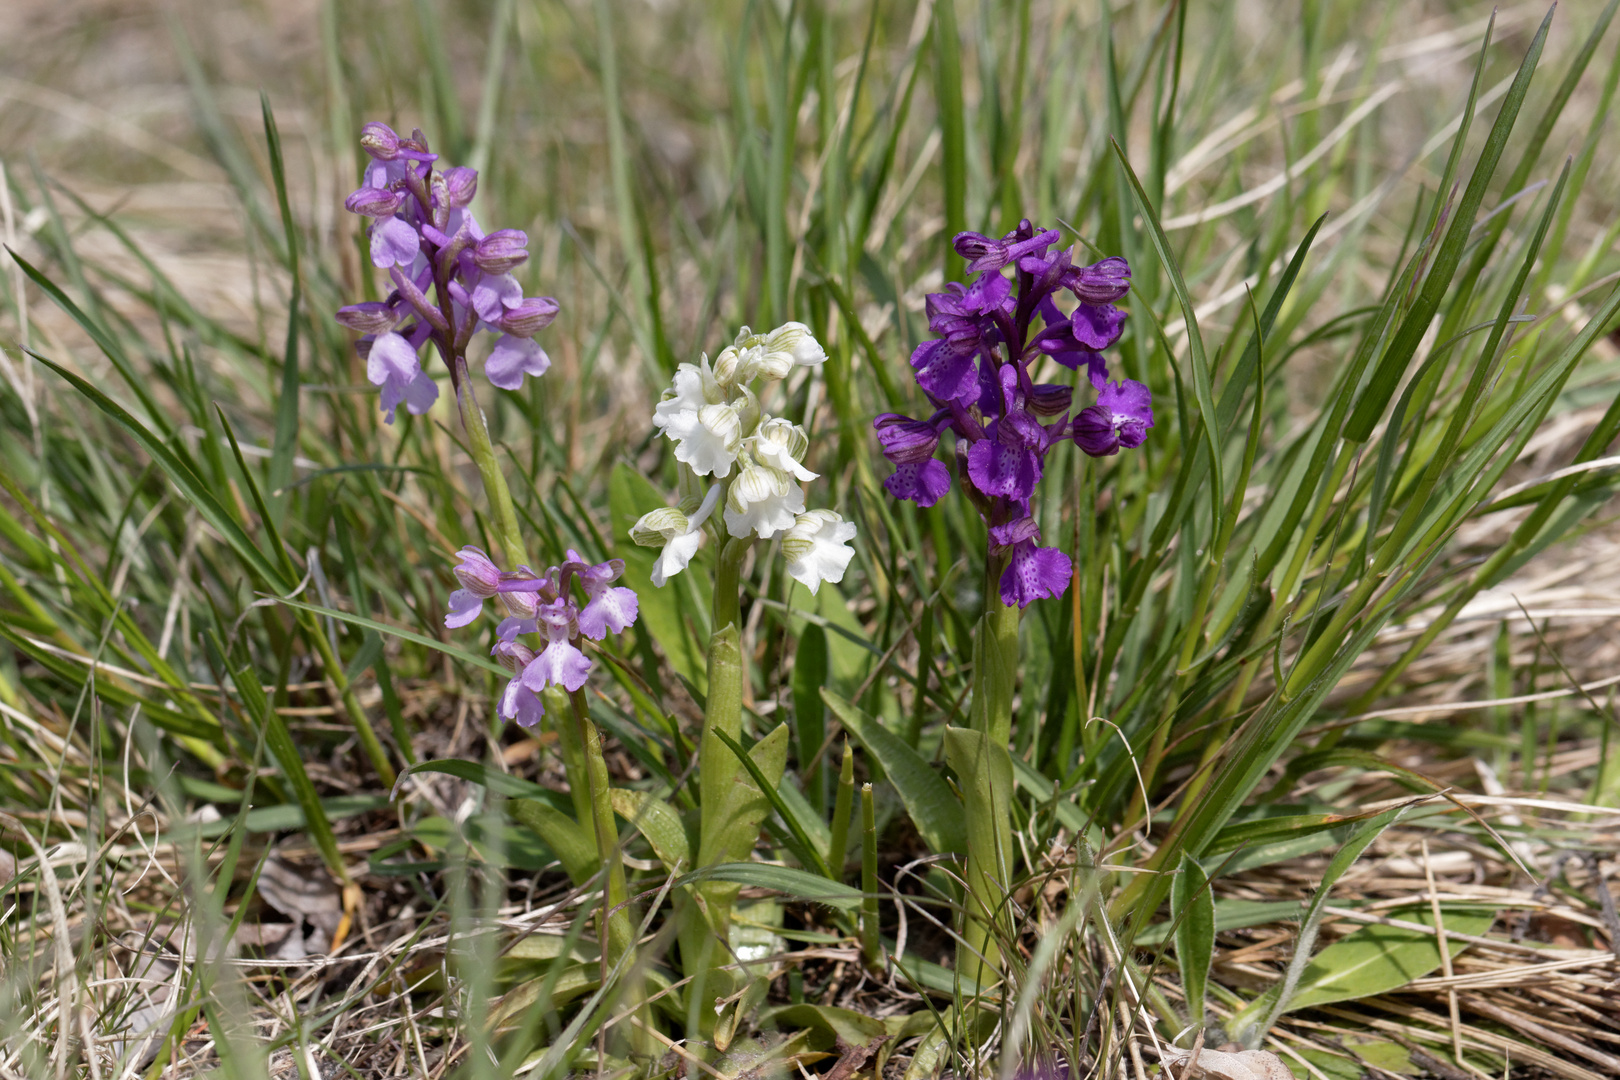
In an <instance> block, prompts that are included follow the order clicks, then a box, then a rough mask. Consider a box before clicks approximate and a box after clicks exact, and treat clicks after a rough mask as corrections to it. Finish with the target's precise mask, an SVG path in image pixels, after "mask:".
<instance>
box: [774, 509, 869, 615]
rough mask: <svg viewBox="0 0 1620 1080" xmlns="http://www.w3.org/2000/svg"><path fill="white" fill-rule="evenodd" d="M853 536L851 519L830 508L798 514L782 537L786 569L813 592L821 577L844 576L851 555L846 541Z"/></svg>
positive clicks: (836, 579) (853, 537) (834, 578)
mask: <svg viewBox="0 0 1620 1080" xmlns="http://www.w3.org/2000/svg"><path fill="white" fill-rule="evenodd" d="M853 539H855V523H854V522H850V521H845V520H844V519H843V518H842V517H840V516H839V515H838V514H835V513H834V512H833V511H831V510H812V511H810V512H809V513H807V514H800V515H799V518H798V520H797V521H795V522H794V523H793V527H792V528H791V529H789V530H788V531H787V535H786V536H784V537H783V538H782V556H783V558H785V559H787V561H788V565H787V572H788V574H789V576H791V577H792V578H794V579H795V580H797V581H799V582H802V583H803V584H804V587H805V588H807V589H809V590H810V592H811V594H812V595H814V594H815V592H816V590H817V589H819V588H820V587H821V583H822V582H823V581H831V582H834V583H837V582H840V581H843V580H844V571H845V570H847V569H848V568H849V561H850V560H851V559H853V558H854V557H855V550H854V549H853V548H851V547H850V546H849V541H851V540H853Z"/></svg>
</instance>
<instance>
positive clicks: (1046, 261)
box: [873, 221, 1153, 607]
mask: <svg viewBox="0 0 1620 1080" xmlns="http://www.w3.org/2000/svg"><path fill="white" fill-rule="evenodd" d="M1059 238H1060V234H1059V233H1058V232H1057V231H1056V230H1039V229H1036V228H1035V227H1034V226H1033V225H1031V224H1030V223H1029V222H1028V221H1023V222H1020V223H1019V226H1018V228H1016V229H1014V230H1013V231H1012V232H1010V233H1008V234H1007V235H1006V236H1003V237H1000V238H999V239H997V238H994V237H989V236H984V235H981V234H979V233H960V234H958V235H957V237H956V239H955V241H954V243H955V246H956V250H957V253H958V254H960V255H961V256H962V257H963V258H965V259H967V260H968V267H967V270H968V273H969V274H970V275H974V276H973V278H972V280H971V281H970V282H968V283H967V284H966V285H961V284H956V283H952V284H950V285H948V286H947V287H946V291H944V292H941V293H933V294H930V295H929V297H928V303H927V312H928V328H929V329H930V330H931V331H933V333H934V335H935V336H934V337H933V338H932V339H930V340H929V341H925V342H923V343H922V344H921V345H919V346H917V348H916V350H915V351H914V352H913V353H912V354H911V366H912V370H913V373H914V375H915V377H916V379H917V385H918V386H919V387H920V388H921V389H922V391H923V393H925V394H926V395H927V396H928V398H929V400H930V401H931V402H932V403H933V404H934V406H935V407H936V409H937V411H936V412H935V413H934V415H933V416H932V417H929V418H928V419H926V420H916V419H912V418H911V417H907V416H901V415H899V414H896V413H884V414H883V415H881V416H879V417H878V418H877V419H876V420H874V421H873V427H874V428H876V429H877V435H878V441H879V443H880V444H881V445H882V447H883V455H884V457H886V458H888V459H889V461H890V462H891V463H892V464H893V465H894V467H895V471H894V473H893V474H892V475H891V476H889V477H888V478H887V479H886V480H885V481H884V483H883V486H884V488H885V489H887V491H888V492H889V494H890V495H893V496H894V497H895V498H897V499H907V500H910V501H912V502H915V503H916V504H917V505H918V506H923V507H927V506H932V505H933V504H934V503H935V502H936V501H938V500H939V499H940V498H941V497H942V496H943V495H944V494H945V492H946V491H948V490H950V486H951V471H950V469H948V468H947V467H946V465H945V463H944V462H943V461H940V460H939V459H938V458H936V457H935V456H934V455H935V452H936V450H937V448H938V446H939V442H940V438H941V437H942V436H943V434H944V432H945V431H946V430H947V429H949V430H950V431H952V432H953V433H954V434H955V435H956V454H955V457H956V460H957V462H958V467H957V480H958V481H959V482H960V483H961V485H962V489H963V491H964V493H965V494H967V495H968V497H969V498H970V499H972V501H973V503H974V505H975V506H976V507H977V508H978V509H979V511H980V513H981V514H983V515H984V517H985V520H986V524H988V525H989V527H990V536H991V557H992V560H993V564H994V565H996V566H999V567H1000V568H1001V576H1000V589H1001V599H1002V602H1003V603H1004V604H1009V605H1011V604H1017V605H1018V606H1020V607H1023V606H1026V605H1028V604H1029V603H1031V602H1032V601H1034V600H1036V599H1039V598H1041V597H1049V596H1060V595H1062V593H1063V592H1064V590H1065V589H1066V588H1067V587H1068V582H1069V579H1070V577H1071V576H1072V565H1071V563H1070V560H1069V557H1068V556H1067V555H1065V554H1064V553H1063V552H1062V551H1059V550H1058V549H1056V548H1043V547H1041V546H1039V544H1037V542H1036V541H1037V540H1038V539H1039V537H1040V533H1039V530H1038V528H1037V527H1036V525H1035V522H1034V519H1033V518H1032V517H1031V513H1030V507H1031V501H1032V500H1033V498H1034V497H1035V494H1036V492H1037V489H1038V488H1039V485H1040V481H1041V477H1042V476H1043V475H1044V473H1045V462H1046V455H1047V454H1048V453H1049V452H1051V449H1052V447H1054V446H1055V445H1057V444H1058V443H1059V442H1064V441H1067V440H1068V439H1071V438H1072V439H1073V440H1074V441H1075V442H1076V444H1078V445H1079V446H1080V448H1081V449H1082V450H1084V451H1085V452H1086V453H1088V454H1092V455H1094V456H1097V455H1105V454H1113V453H1117V452H1118V451H1119V449H1120V448H1121V447H1124V448H1131V447H1136V446H1140V445H1141V444H1142V441H1143V440H1144V439H1145V438H1146V437H1147V429H1148V428H1150V427H1152V426H1153V410H1152V404H1151V398H1150V396H1149V394H1148V391H1147V387H1145V386H1143V385H1142V384H1141V383H1138V382H1134V381H1131V380H1129V379H1127V380H1125V381H1124V382H1121V383H1109V382H1108V381H1107V379H1108V368H1107V364H1106V363H1105V362H1104V360H1103V356H1102V351H1103V350H1104V349H1106V348H1108V347H1109V346H1111V345H1113V344H1114V343H1115V342H1116V341H1118V340H1119V337H1120V334H1121V333H1123V331H1124V325H1125V312H1124V311H1122V310H1121V309H1119V308H1118V307H1116V306H1114V301H1116V300H1119V299H1120V298H1121V297H1123V296H1124V295H1125V294H1126V293H1127V292H1129V291H1130V287H1131V269H1130V266H1129V264H1127V263H1126V261H1125V260H1124V259H1122V258H1119V257H1118V256H1113V257H1110V258H1106V259H1103V260H1102V261H1101V262H1097V263H1092V264H1090V265H1087V266H1076V265H1075V264H1074V261H1073V257H1072V255H1071V254H1070V251H1069V250H1068V249H1066V248H1057V249H1056V250H1053V249H1054V246H1055V245H1056V244H1057V243H1058V241H1059ZM1008 271H1011V274H1010V276H1009V274H1008ZM1064 292H1067V293H1069V294H1070V296H1071V297H1072V309H1071V310H1069V311H1065V310H1063V308H1061V307H1059V305H1058V303H1057V302H1056V298H1057V297H1059V296H1060V295H1061V294H1062V293H1064ZM1044 357H1051V358H1052V359H1053V360H1055V361H1056V362H1057V363H1058V364H1060V365H1062V366H1063V367H1066V368H1068V369H1070V370H1071V371H1080V370H1081V369H1084V370H1085V371H1086V374H1087V376H1088V378H1089V381H1090V382H1091V384H1092V386H1093V387H1094V388H1095V389H1096V391H1097V401H1096V404H1094V405H1088V406H1085V407H1083V408H1081V409H1080V411H1079V413H1078V415H1077V417H1076V419H1075V420H1073V421H1072V422H1071V421H1070V419H1069V418H1070V416H1071V410H1072V409H1073V408H1074V407H1075V405H1076V402H1075V401H1074V389H1073V388H1072V387H1070V386H1065V385H1060V384H1052V383H1035V382H1034V381H1033V380H1032V378H1031V367H1032V365H1034V364H1036V363H1038V362H1039V361H1040V360H1041V359H1042V358H1044Z"/></svg>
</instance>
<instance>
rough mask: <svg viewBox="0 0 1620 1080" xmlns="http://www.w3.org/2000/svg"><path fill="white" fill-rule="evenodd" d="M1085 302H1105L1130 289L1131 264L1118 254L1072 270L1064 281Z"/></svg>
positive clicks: (1122, 294) (1117, 297)
mask: <svg viewBox="0 0 1620 1080" xmlns="http://www.w3.org/2000/svg"><path fill="white" fill-rule="evenodd" d="M1065 284H1066V285H1068V286H1069V288H1070V289H1072V290H1074V295H1075V296H1077V297H1079V298H1080V300H1081V301H1082V302H1083V303H1087V304H1107V303H1109V302H1111V301H1114V300H1118V299H1119V298H1120V297H1122V296H1124V295H1125V294H1126V293H1128V292H1130V291H1131V266H1130V264H1129V263H1127V262H1126V261H1125V260H1124V259H1122V258H1120V257H1119V256H1118V255H1111V256H1109V257H1108V258H1106V259H1104V260H1102V261H1101V262H1097V263H1092V264H1091V265H1090V266H1082V267H1080V268H1079V269H1078V270H1076V271H1073V272H1072V274H1071V275H1070V277H1069V279H1068V280H1067V281H1066V282H1065Z"/></svg>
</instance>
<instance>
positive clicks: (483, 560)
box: [455, 545, 501, 599]
mask: <svg viewBox="0 0 1620 1080" xmlns="http://www.w3.org/2000/svg"><path fill="white" fill-rule="evenodd" d="M456 558H458V559H460V560H461V565H460V566H457V567H456V568H455V575H456V580H457V581H459V582H461V587H462V588H463V589H466V590H467V591H468V592H470V593H472V594H473V595H474V596H476V597H479V598H480V599H488V598H489V597H491V596H494V595H495V593H496V590H497V589H498V588H499V587H500V584H501V571H500V567H498V566H496V565H495V564H494V563H493V562H491V561H490V558H489V556H488V555H486V554H484V552H483V551H482V550H481V549H479V548H475V547H472V546H470V545H469V546H468V547H464V548H462V549H461V550H460V551H458V552H456Z"/></svg>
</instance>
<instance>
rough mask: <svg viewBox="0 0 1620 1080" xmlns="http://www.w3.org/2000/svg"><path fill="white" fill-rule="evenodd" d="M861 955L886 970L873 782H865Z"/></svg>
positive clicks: (875, 968)
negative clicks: (884, 965) (881, 923)
mask: <svg viewBox="0 0 1620 1080" xmlns="http://www.w3.org/2000/svg"><path fill="white" fill-rule="evenodd" d="M861 893H862V897H861V959H862V961H864V962H865V964H866V970H868V971H872V972H877V971H882V970H883V938H882V936H881V934H880V923H879V921H878V918H879V916H878V876H877V813H876V810H875V808H874V807H873V805H872V785H871V784H862V785H861Z"/></svg>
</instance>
